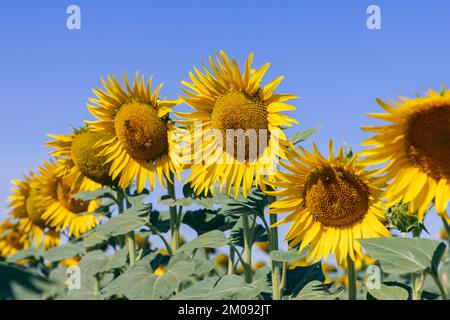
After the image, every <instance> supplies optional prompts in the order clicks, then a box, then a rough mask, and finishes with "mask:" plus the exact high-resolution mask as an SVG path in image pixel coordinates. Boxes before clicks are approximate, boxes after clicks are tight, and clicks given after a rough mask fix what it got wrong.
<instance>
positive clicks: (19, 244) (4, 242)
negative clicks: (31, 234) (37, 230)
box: [0, 220, 30, 257]
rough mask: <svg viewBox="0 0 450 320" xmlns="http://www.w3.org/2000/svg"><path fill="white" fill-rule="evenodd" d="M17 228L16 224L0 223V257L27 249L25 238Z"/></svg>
mask: <svg viewBox="0 0 450 320" xmlns="http://www.w3.org/2000/svg"><path fill="white" fill-rule="evenodd" d="M18 227H19V226H18V224H17V223H13V222H11V221H10V220H5V221H3V222H2V223H0V257H6V256H10V255H13V254H15V253H16V252H17V251H19V250H22V249H26V248H28V247H29V245H30V244H29V242H28V241H27V240H26V239H27V236H26V235H25V234H23V232H22V231H21V230H19V228H18Z"/></svg>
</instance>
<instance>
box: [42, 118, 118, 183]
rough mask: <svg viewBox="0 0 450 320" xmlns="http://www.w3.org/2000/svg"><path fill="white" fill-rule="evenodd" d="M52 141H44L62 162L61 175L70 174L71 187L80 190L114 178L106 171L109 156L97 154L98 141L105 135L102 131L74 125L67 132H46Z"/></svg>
mask: <svg viewBox="0 0 450 320" xmlns="http://www.w3.org/2000/svg"><path fill="white" fill-rule="evenodd" d="M49 136H50V137H51V138H53V139H54V140H53V141H49V142H47V143H46V145H47V146H48V147H51V148H54V149H55V150H54V151H53V152H51V154H52V155H54V156H56V157H60V158H61V160H60V162H61V163H64V166H62V167H63V169H64V170H63V171H62V172H61V175H62V176H64V175H70V176H73V183H74V185H73V187H74V188H77V187H78V188H80V189H82V190H94V189H98V188H100V186H101V185H104V186H111V185H114V181H113V180H112V178H111V177H110V175H109V170H110V167H111V165H110V164H108V163H106V162H107V160H108V158H107V157H105V156H103V157H99V156H97V153H98V152H99V150H98V148H97V146H96V145H97V143H99V142H100V141H102V139H105V138H108V136H107V135H106V134H105V133H103V132H94V131H92V130H90V129H89V127H87V126H85V127H83V128H81V129H74V130H73V132H72V134H70V135H49Z"/></svg>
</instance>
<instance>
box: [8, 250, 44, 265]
mask: <svg viewBox="0 0 450 320" xmlns="http://www.w3.org/2000/svg"><path fill="white" fill-rule="evenodd" d="M44 252H45V251H44V250H43V249H41V248H38V249H36V248H34V247H30V248H28V249H23V250H20V251H17V252H16V253H15V254H14V255H12V256H9V257H8V258H7V259H6V261H8V262H12V263H15V262H18V261H20V260H26V259H29V258H34V259H36V260H39V258H40V257H41V256H42V255H43V254H44Z"/></svg>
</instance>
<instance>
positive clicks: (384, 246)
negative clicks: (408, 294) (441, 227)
mask: <svg viewBox="0 0 450 320" xmlns="http://www.w3.org/2000/svg"><path fill="white" fill-rule="evenodd" d="M359 241H360V242H361V244H362V245H363V247H364V248H365V249H366V250H367V252H368V254H369V255H370V256H371V257H373V258H374V259H376V260H378V261H379V262H380V265H381V268H382V269H383V271H384V272H387V273H394V274H407V273H414V272H421V271H430V272H435V271H436V270H437V267H438V264H439V261H440V259H441V257H442V254H443V253H444V251H445V244H444V243H442V242H440V241H436V240H429V239H421V238H372V239H360V240H359Z"/></svg>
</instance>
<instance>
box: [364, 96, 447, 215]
mask: <svg viewBox="0 0 450 320" xmlns="http://www.w3.org/2000/svg"><path fill="white" fill-rule="evenodd" d="M377 102H378V103H379V104H380V106H381V107H382V108H383V109H384V110H385V111H386V112H387V113H381V114H369V116H370V117H372V118H375V119H380V120H384V121H387V122H389V124H387V125H384V126H365V127H363V130H366V131H371V132H374V133H375V135H374V136H373V137H372V138H370V139H368V140H366V141H365V142H364V143H363V145H365V146H370V148H369V149H367V150H365V151H363V152H362V153H361V154H362V155H365V156H367V157H366V159H364V160H363V161H364V163H366V164H370V165H378V164H382V163H386V166H385V167H384V168H383V169H382V172H385V173H386V177H387V178H388V179H392V182H391V183H390V184H389V185H388V187H387V189H386V193H385V196H386V198H387V200H388V203H387V205H386V206H387V207H389V206H391V205H394V204H396V203H398V202H400V201H403V202H404V203H408V204H409V209H410V211H411V213H415V212H417V213H418V217H419V220H422V219H423V216H424V214H425V212H426V211H427V210H428V208H429V206H430V204H431V202H432V201H433V199H434V203H435V205H436V211H437V212H438V214H440V215H441V216H444V215H445V216H447V215H446V213H445V209H446V207H447V203H448V201H449V199H450V161H449V159H450V91H449V90H443V92H442V93H441V94H439V93H436V92H435V91H433V90H430V91H429V95H428V96H425V97H417V98H415V99H408V98H401V102H392V104H387V103H386V102H384V101H381V100H379V99H378V100H377ZM447 218H448V216H447Z"/></svg>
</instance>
